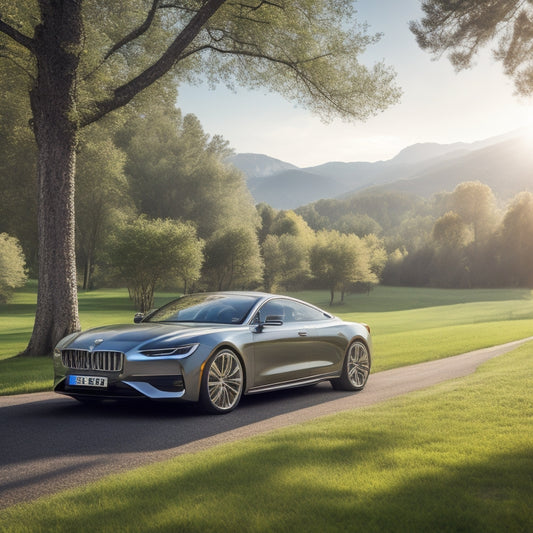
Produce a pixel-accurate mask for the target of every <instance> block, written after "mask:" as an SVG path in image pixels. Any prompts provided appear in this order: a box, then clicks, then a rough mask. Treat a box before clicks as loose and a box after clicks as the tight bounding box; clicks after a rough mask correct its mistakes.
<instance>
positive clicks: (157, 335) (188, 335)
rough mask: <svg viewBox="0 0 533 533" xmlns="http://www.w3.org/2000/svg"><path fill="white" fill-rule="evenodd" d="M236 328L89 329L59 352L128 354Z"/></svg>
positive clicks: (127, 326)
mask: <svg viewBox="0 0 533 533" xmlns="http://www.w3.org/2000/svg"><path fill="white" fill-rule="evenodd" d="M227 328H232V329H234V328H235V326H231V325H225V324H223V325H218V324H217V325H212V324H168V323H167V324H155V323H153V324H149V323H141V324H122V325H116V326H105V327H101V328H94V329H89V330H87V331H83V332H80V333H77V334H75V335H72V336H70V337H66V338H65V339H63V340H62V341H61V342H60V343H59V344H58V346H57V347H58V348H59V349H67V348H68V349H70V350H76V349H77V350H95V349H97V350H104V351H106V350H107V351H121V352H127V351H128V350H131V349H132V348H135V347H140V346H143V347H148V346H150V347H151V346H152V345H157V346H169V345H170V344H172V343H174V342H177V343H179V344H182V343H186V342H193V341H195V340H197V339H198V337H201V336H203V335H207V334H211V333H214V332H220V331H221V330H224V329H227Z"/></svg>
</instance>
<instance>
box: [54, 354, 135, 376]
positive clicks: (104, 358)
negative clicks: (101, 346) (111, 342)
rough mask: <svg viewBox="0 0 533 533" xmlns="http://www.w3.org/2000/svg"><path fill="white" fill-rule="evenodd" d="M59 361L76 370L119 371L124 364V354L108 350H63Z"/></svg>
mask: <svg viewBox="0 0 533 533" xmlns="http://www.w3.org/2000/svg"><path fill="white" fill-rule="evenodd" d="M61 361H62V362H63V365H64V366H66V367H68V368H75V369H76V370H105V371H107V372H120V371H121V370H122V367H123V364H124V354H123V353H122V352H108V351H96V352H89V351H87V350H63V351H62V352H61Z"/></svg>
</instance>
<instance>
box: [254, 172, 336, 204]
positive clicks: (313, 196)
mask: <svg viewBox="0 0 533 533" xmlns="http://www.w3.org/2000/svg"><path fill="white" fill-rule="evenodd" d="M248 187H249V189H250V192H251V193H252V196H253V197H254V199H255V200H256V202H258V203H259V202H266V203H267V204H270V205H271V206H272V207H275V208H276V209H293V208H295V207H297V206H300V205H305V204H309V203H311V202H314V201H316V200H317V199H318V198H332V197H335V196H339V195H340V194H342V193H343V192H344V191H345V190H346V188H345V186H344V185H343V184H342V183H339V182H337V181H335V180H334V179H332V178H328V177H325V176H319V175H318V174H313V173H311V172H306V171H304V170H299V169H296V170H286V171H285V172H280V173H278V174H275V175H274V176H270V177H268V178H251V179H249V180H248Z"/></svg>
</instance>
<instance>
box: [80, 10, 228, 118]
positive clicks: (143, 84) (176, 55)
mask: <svg viewBox="0 0 533 533" xmlns="http://www.w3.org/2000/svg"><path fill="white" fill-rule="evenodd" d="M225 1H226V0H207V1H206V2H205V3H204V4H203V6H202V7H201V8H200V9H199V10H198V11H197V12H196V14H195V15H194V16H193V17H192V18H191V20H190V21H189V23H188V24H187V25H186V26H185V28H183V30H182V31H181V32H180V33H179V35H178V36H177V37H176V39H175V40H174V41H173V42H172V44H171V45H170V46H169V47H168V48H167V50H166V51H165V52H164V53H163V55H162V56H161V57H160V58H159V59H158V60H157V61H156V62H155V63H153V64H152V65H151V66H150V67H148V68H147V69H146V70H144V71H143V72H142V73H141V74H139V75H138V76H137V77H136V78H134V79H132V80H130V81H129V82H127V83H125V84H124V85H122V86H121V87H118V88H117V89H115V91H114V94H113V96H112V97H111V98H109V99H107V100H103V101H101V102H98V103H97V104H96V110H95V111H94V112H93V113H89V114H87V115H86V116H84V117H82V118H81V120H80V125H81V126H82V127H83V126H87V125H88V124H91V123H93V122H95V121H97V120H98V119H100V118H101V117H103V116H104V115H107V114H108V113H110V112H111V111H114V110H115V109H118V108H120V107H122V106H124V105H126V104H127V103H128V102H129V101H130V100H132V98H133V97H134V96H136V95H137V94H139V93H140V92H141V91H143V90H144V89H146V88H147V87H149V86H150V85H151V84H152V83H154V82H155V81H157V80H158V79H160V78H161V77H162V76H164V75H165V74H166V73H167V72H168V71H169V70H170V69H171V68H172V67H173V66H174V65H175V64H176V62H177V61H178V60H179V59H180V56H181V54H182V53H183V52H184V51H185V49H186V48H187V46H189V45H190V44H191V42H192V41H193V40H194V39H195V38H196V36H197V35H198V34H199V33H200V31H201V30H202V28H203V27H204V25H205V24H206V22H207V21H208V20H209V19H210V18H211V17H212V16H213V15H214V14H215V13H216V12H217V10H218V9H219V8H220V7H221V6H222V5H223V4H224V3H225Z"/></svg>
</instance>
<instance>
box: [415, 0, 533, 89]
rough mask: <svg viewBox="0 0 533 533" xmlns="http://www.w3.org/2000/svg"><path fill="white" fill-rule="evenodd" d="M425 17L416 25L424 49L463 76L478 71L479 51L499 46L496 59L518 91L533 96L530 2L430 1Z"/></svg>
mask: <svg viewBox="0 0 533 533" xmlns="http://www.w3.org/2000/svg"><path fill="white" fill-rule="evenodd" d="M422 10H423V11H424V17H423V18H422V20H420V21H418V22H416V21H413V22H411V23H410V28H411V31H412V32H413V33H414V34H415V36H416V39H417V42H418V44H419V46H420V47H421V48H422V49H424V50H429V51H430V52H431V53H433V54H434V55H435V56H437V57H438V56H441V55H442V54H445V53H446V54H448V57H449V59H450V61H451V63H452V64H453V65H454V67H455V68H456V69H457V70H463V69H467V68H470V67H471V66H472V61H473V58H474V56H475V55H476V54H477V53H478V52H479V50H480V49H481V48H482V47H484V46H486V45H489V44H491V43H495V48H494V50H493V52H494V57H495V58H496V59H497V60H498V61H500V62H501V63H502V64H503V68H504V72H505V74H506V75H507V76H510V77H511V78H513V79H514V82H515V87H516V91H517V92H518V93H519V94H522V95H527V96H529V95H531V94H533V4H532V3H531V2H530V1H524V0H503V1H501V0H500V1H494V0H425V1H423V2H422Z"/></svg>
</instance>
